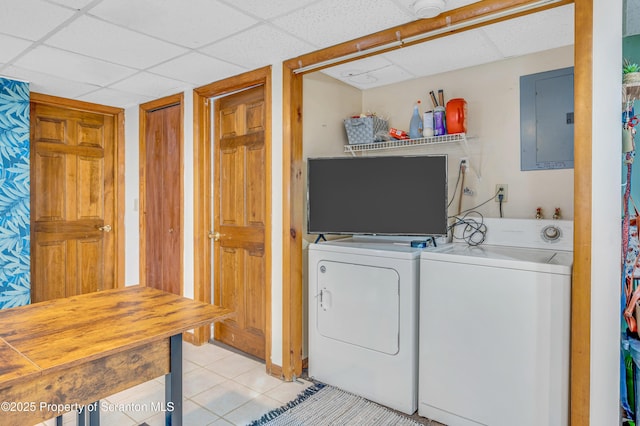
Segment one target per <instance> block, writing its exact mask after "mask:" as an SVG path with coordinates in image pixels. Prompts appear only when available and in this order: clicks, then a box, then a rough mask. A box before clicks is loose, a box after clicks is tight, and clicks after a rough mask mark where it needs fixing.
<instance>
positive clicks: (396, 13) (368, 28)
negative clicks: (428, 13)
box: [272, 0, 415, 47]
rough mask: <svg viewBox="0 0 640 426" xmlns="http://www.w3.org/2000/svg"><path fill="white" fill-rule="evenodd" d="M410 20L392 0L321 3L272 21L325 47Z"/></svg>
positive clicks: (324, 1) (404, 11) (298, 35)
mask: <svg viewBox="0 0 640 426" xmlns="http://www.w3.org/2000/svg"><path fill="white" fill-rule="evenodd" d="M413 20H415V17H414V16H413V15H411V14H410V13H409V12H408V11H407V10H406V9H405V8H402V7H401V6H398V5H397V4H396V3H394V2H393V1H392V0H352V1H344V0H323V1H319V2H317V3H314V4H311V5H309V6H307V7H305V8H303V9H299V10H297V11H295V12H293V13H290V14H288V15H285V16H282V17H280V18H276V19H274V20H273V21H272V22H273V24H274V25H276V26H278V27H280V28H282V29H283V30H284V31H287V32H289V33H290V34H292V35H295V36H296V37H300V38H302V39H303V40H306V41H307V42H309V43H311V44H313V45H315V46H317V47H328V46H332V45H334V44H338V43H341V42H344V41H347V40H352V39H354V38H358V37H361V36H365V35H367V34H371V33H375V32H377V31H380V30H384V29H387V28H391V27H394V26H396V25H401V24H404V23H407V22H410V21H413Z"/></svg>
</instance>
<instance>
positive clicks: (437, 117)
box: [433, 105, 447, 136]
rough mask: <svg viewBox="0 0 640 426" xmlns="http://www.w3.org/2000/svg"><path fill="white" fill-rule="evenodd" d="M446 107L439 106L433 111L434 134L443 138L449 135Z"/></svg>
mask: <svg viewBox="0 0 640 426" xmlns="http://www.w3.org/2000/svg"><path fill="white" fill-rule="evenodd" d="M444 111H445V110H444V107H443V106H441V105H438V106H437V107H436V108H435V110H434V111H433V134H434V135H435V136H442V135H446V134H447V127H446V121H445V116H444V114H445V112H444Z"/></svg>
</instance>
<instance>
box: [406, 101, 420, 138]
mask: <svg viewBox="0 0 640 426" xmlns="http://www.w3.org/2000/svg"><path fill="white" fill-rule="evenodd" d="M419 106H420V101H418V102H417V103H416V104H415V105H414V106H413V115H412V116H411V121H410V122H409V138H411V139H418V138H421V137H422V117H420V109H419Z"/></svg>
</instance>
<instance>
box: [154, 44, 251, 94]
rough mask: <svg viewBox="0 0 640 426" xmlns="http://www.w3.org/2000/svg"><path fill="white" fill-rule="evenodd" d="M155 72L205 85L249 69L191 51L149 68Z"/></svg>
mask: <svg viewBox="0 0 640 426" xmlns="http://www.w3.org/2000/svg"><path fill="white" fill-rule="evenodd" d="M149 71H150V72H152V73H154V74H159V75H162V76H165V77H169V78H173V79H176V80H180V81H185V82H188V83H191V84H194V85H198V86H199V85H203V84H208V83H211V82H214V81H216V80H221V79H223V78H227V77H231V76H233V75H237V74H241V73H243V72H245V71H248V70H247V69H246V68H242V67H239V66H236V65H232V64H230V63H228V62H223V61H220V60H218V59H215V58H212V57H210V56H207V55H203V54H201V53H196V52H193V53H189V54H187V55H185V56H181V57H180V58H177V59H173V60H171V61H169V62H166V63H164V64H162V65H158V66H157V67H153V68H151V69H149Z"/></svg>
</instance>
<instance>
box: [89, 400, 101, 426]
mask: <svg viewBox="0 0 640 426" xmlns="http://www.w3.org/2000/svg"><path fill="white" fill-rule="evenodd" d="M91 406H92V407H91V408H92V409H91V410H90V411H89V425H91V426H100V401H96V402H94V403H93V404H91Z"/></svg>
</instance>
